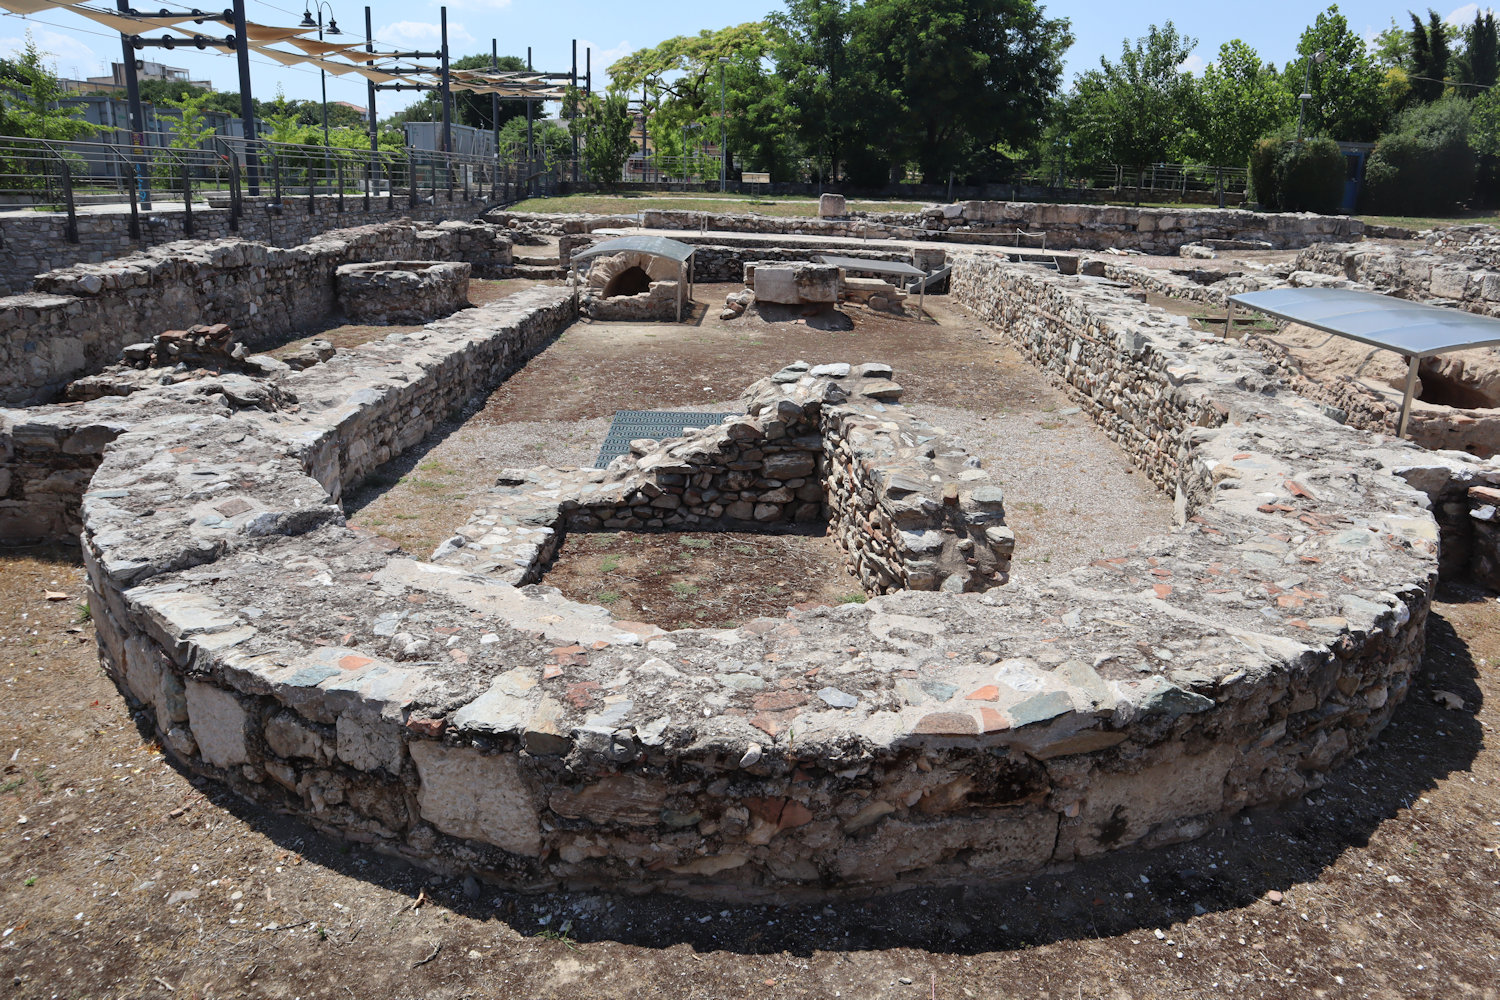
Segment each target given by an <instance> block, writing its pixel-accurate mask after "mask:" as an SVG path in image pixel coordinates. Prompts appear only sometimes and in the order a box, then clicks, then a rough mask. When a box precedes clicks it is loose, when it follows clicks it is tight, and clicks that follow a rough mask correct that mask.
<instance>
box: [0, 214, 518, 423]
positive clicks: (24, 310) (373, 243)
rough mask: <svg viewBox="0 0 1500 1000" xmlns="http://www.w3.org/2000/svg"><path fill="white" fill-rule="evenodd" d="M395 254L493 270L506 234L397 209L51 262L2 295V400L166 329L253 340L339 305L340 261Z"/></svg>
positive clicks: (51, 384) (39, 397) (20, 400)
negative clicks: (100, 258) (206, 325)
mask: <svg viewBox="0 0 1500 1000" xmlns="http://www.w3.org/2000/svg"><path fill="white" fill-rule="evenodd" d="M391 259H395V260H406V259H415V260H459V261H467V262H469V263H470V264H471V265H472V267H473V269H474V273H475V275H476V276H479V277H494V276H498V275H500V274H502V273H503V272H504V269H505V268H506V267H507V266H509V264H510V261H511V245H510V241H509V240H508V239H507V238H506V237H505V236H504V234H503V232H502V231H500V230H498V229H496V228H495V227H493V226H488V225H484V224H482V223H464V222H445V223H441V224H437V225H429V224H425V223H413V222H410V221H401V222H390V223H383V224H380V225H375V226H365V227H360V228H355V229H347V230H341V231H338V232H333V233H326V234H323V235H321V236H318V237H317V238H315V239H314V240H312V241H311V242H309V243H306V244H303V245H301V246H295V247H290V248H282V247H275V246H268V245H265V244H262V243H255V242H250V241H246V240H243V239H226V240H216V241H209V242H198V241H184V242H180V243H172V244H167V245H165V246H161V247H155V248H152V249H150V250H147V251H144V252H142V253H136V254H131V255H129V256H126V257H121V258H119V259H116V260H111V261H108V262H105V263H102V264H78V265H74V266H72V267H66V268H62V269H60V270H56V271H51V272H48V273H46V274H43V275H40V276H38V277H37V279H36V281H35V284H34V290H33V291H31V292H28V293H26V294H22V295H13V296H10V297H8V298H0V404H9V405H17V404H28V403H34V402H45V401H48V400H49V399H52V398H55V397H56V395H57V394H58V393H59V392H60V391H61V389H62V387H63V386H64V385H66V384H67V383H68V382H69V381H71V380H72V379H75V378H77V377H79V376H81V375H86V374H88V373H90V372H91V371H96V370H98V369H99V368H102V367H103V366H105V365H107V364H110V363H112V362H114V361H115V360H117V359H118V357H119V353H120V350H121V349H122V348H124V347H125V346H126V345H127V344H133V343H138V342H142V341H147V340H150V339H151V337H152V336H154V335H155V334H158V333H160V332H162V331H163V330H166V329H172V328H180V327H185V326H189V325H191V324H193V323H198V322H203V321H205V320H206V321H210V322H222V323H228V324H229V325H230V326H231V327H232V328H233V329H234V331H235V333H236V335H237V336H238V337H239V338H240V339H241V340H243V341H244V342H245V343H246V344H248V345H250V346H252V347H254V346H257V345H261V344H265V343H267V342H270V341H272V340H274V339H276V338H278V337H282V336H285V335H286V334H288V333H291V332H293V331H296V330H303V329H307V328H309V327H312V326H316V325H317V324H319V323H321V322H322V321H324V320H325V319H326V318H327V317H328V316H330V315H332V314H333V313H334V311H335V307H336V304H337V300H336V287H335V274H336V272H337V270H338V268H339V267H340V266H342V265H345V264H350V263H357V262H365V261H372V260H391Z"/></svg>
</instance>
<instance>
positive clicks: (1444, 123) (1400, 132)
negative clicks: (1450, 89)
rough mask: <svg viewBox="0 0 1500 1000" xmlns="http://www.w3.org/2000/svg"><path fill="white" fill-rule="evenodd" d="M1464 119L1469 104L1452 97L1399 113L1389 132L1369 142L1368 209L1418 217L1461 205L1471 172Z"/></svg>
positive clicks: (1468, 194)
mask: <svg viewBox="0 0 1500 1000" xmlns="http://www.w3.org/2000/svg"><path fill="white" fill-rule="evenodd" d="M1469 115H1470V107H1469V103H1468V102H1467V101H1464V100H1463V99H1461V98H1457V97H1447V98H1444V99H1443V100H1441V101H1434V102H1433V103H1432V104H1426V105H1419V106H1417V107H1414V108H1411V109H1409V110H1407V111H1403V112H1402V113H1401V114H1400V115H1399V116H1398V117H1397V118H1396V123H1395V127H1394V128H1393V129H1392V130H1391V131H1390V132H1388V133H1387V134H1385V135H1383V136H1381V137H1380V140H1379V141H1378V142H1376V143H1375V151H1374V152H1373V153H1372V154H1370V161H1369V164H1368V165H1367V166H1366V167H1365V201H1366V204H1367V205H1368V206H1369V208H1370V209H1371V210H1372V211H1377V212H1384V213H1387V214H1392V215H1423V214H1432V213H1440V212H1446V211H1451V210H1453V209H1454V208H1457V207H1458V206H1459V205H1461V204H1463V203H1465V202H1467V201H1468V200H1469V198H1470V197H1471V196H1472V195H1473V193H1474V178H1475V172H1476V164H1475V157H1474V150H1473V148H1472V147H1471V146H1470V144H1469Z"/></svg>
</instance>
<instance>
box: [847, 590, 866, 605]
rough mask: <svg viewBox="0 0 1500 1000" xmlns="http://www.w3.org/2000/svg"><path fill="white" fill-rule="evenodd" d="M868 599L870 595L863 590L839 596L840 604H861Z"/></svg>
mask: <svg viewBox="0 0 1500 1000" xmlns="http://www.w3.org/2000/svg"><path fill="white" fill-rule="evenodd" d="M869 599H870V595H869V594H866V593H865V592H864V591H860V592H859V593H855V594H845V595H844V596H843V597H840V598H839V603H840V604H863V603H865V602H866V601H868V600H869Z"/></svg>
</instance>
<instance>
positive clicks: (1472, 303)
mask: <svg viewBox="0 0 1500 1000" xmlns="http://www.w3.org/2000/svg"><path fill="white" fill-rule="evenodd" d="M1486 228H1488V227H1486ZM1443 235H1444V234H1443V233H1439V234H1437V236H1438V237H1442V236H1443ZM1439 245H1440V246H1441V249H1420V248H1418V249H1413V248H1409V247H1405V246H1387V245H1383V244H1362V243H1354V244H1349V243H1330V244H1326V245H1322V246H1315V247H1308V248H1307V249H1305V250H1303V251H1302V252H1301V253H1300V254H1298V255H1297V267H1298V268H1299V269H1302V270H1307V271H1315V272H1317V273H1319V274H1326V275H1331V276H1334V277H1338V278H1347V279H1349V280H1351V281H1358V282H1362V283H1364V284H1366V285H1369V286H1370V287H1372V288H1374V289H1376V290H1378V291H1380V292H1383V293H1385V294H1387V295H1395V296H1397V297H1399V298H1403V299H1415V300H1416V301H1418V302H1423V301H1430V300H1434V299H1440V300H1443V301H1444V302H1445V303H1448V304H1451V305H1454V306H1456V307H1458V308H1459V309H1464V310H1467V311H1468V312H1474V313H1479V314H1481V315H1484V316H1500V266H1497V264H1500V261H1497V260H1496V256H1497V255H1496V247H1497V245H1500V233H1495V232H1494V231H1493V230H1491V231H1490V232H1489V233H1488V234H1484V235H1483V236H1481V237H1479V238H1476V239H1475V241H1474V243H1472V244H1465V243H1461V242H1458V241H1456V240H1454V239H1452V238H1451V237H1450V238H1449V239H1447V240H1442V241H1441V242H1440V244H1439Z"/></svg>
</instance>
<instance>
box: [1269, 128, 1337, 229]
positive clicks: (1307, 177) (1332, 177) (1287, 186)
mask: <svg viewBox="0 0 1500 1000" xmlns="http://www.w3.org/2000/svg"><path fill="white" fill-rule="evenodd" d="M1344 173H1345V166H1344V154H1343V153H1341V152H1339V146H1338V143H1336V142H1334V141H1333V140H1332V139H1323V138H1317V139H1306V140H1304V141H1302V142H1300V143H1297V142H1289V141H1287V140H1285V139H1282V138H1279V137H1275V136H1272V137H1268V138H1265V139H1262V140H1260V141H1259V142H1258V143H1256V144H1255V148H1254V149H1252V150H1251V152H1250V194H1251V197H1252V198H1254V199H1255V200H1256V201H1258V202H1260V203H1261V205H1263V206H1264V207H1265V208H1267V209H1270V210H1272V211H1277V212H1322V213H1324V214H1328V213H1332V212H1337V211H1338V210H1339V206H1340V204H1341V203H1342V202H1343V200H1344Z"/></svg>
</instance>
